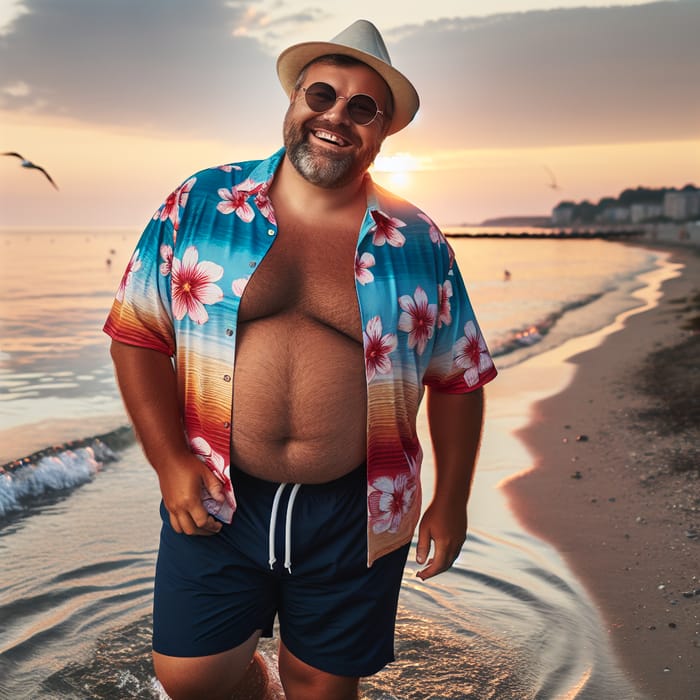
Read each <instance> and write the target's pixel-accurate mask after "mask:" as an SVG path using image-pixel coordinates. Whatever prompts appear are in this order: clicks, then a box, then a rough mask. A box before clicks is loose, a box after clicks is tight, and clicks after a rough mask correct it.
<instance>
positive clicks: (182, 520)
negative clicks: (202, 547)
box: [166, 503, 223, 536]
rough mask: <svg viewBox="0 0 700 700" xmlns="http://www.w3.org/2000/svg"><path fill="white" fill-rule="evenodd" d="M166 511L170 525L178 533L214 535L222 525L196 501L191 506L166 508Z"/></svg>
mask: <svg viewBox="0 0 700 700" xmlns="http://www.w3.org/2000/svg"><path fill="white" fill-rule="evenodd" d="M166 507H167V504H166ZM168 512H169V513H170V525H171V526H172V528H173V530H175V532H177V533H179V534H185V535H203V536H208V535H215V534H216V533H217V532H219V531H220V530H221V528H222V527H223V525H222V524H221V523H220V522H219V521H218V520H217V519H216V518H214V517H213V516H212V515H211V514H209V513H208V512H207V510H206V509H205V508H204V506H203V505H202V504H201V503H196V504H194V505H193V506H191V507H187V506H185V507H179V508H174V509H173V510H170V509H168Z"/></svg>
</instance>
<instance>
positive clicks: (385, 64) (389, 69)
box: [277, 19, 420, 134]
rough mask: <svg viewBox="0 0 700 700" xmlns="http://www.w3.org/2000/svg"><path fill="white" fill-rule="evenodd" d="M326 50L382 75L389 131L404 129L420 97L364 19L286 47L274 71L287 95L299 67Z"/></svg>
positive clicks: (297, 74)
mask: <svg viewBox="0 0 700 700" xmlns="http://www.w3.org/2000/svg"><path fill="white" fill-rule="evenodd" d="M328 54H342V55H344V56H352V57H353V58H356V59H357V60H359V61H362V62H363V63H366V64H367V65H368V66H369V67H370V68H373V69H374V70H375V71H377V73H379V75H381V76H382V78H384V80H385V82H386V83H387V85H388V86H389V89H390V90H391V94H392V95H393V98H394V117H393V119H392V120H391V126H390V128H389V131H388V133H389V134H395V133H396V132H397V131H400V130H401V129H403V128H404V127H405V126H406V125H407V124H408V123H409V122H410V121H411V120H412V119H413V117H414V116H415V114H416V112H417V111H418V105H419V104H420V101H419V99H418V93H417V92H416V89H415V88H414V87H413V85H412V84H411V82H410V81H409V80H408V78H406V77H405V76H404V75H403V74H402V73H400V72H399V71H397V70H396V68H394V67H393V66H392V65H391V59H390V58H389V52H388V51H387V49H386V45H385V44H384V40H383V39H382V35H381V34H380V33H379V31H378V29H377V28H376V27H375V26H374V25H373V24H372V23H371V22H368V21H367V20H365V19H358V20H357V21H356V22H353V24H351V25H350V26H349V27H348V28H347V29H344V30H343V31H342V32H340V34H338V35H337V36H335V37H333V38H332V39H331V40H330V41H308V42H304V43H302V44H295V45H294V46H290V47H289V48H288V49H285V50H284V51H283V52H282V53H281V54H280V56H279V58H278V59H277V75H278V76H279V79H280V82H281V83H282V87H283V88H284V91H285V92H286V93H287V95H289V96H291V94H292V91H293V90H294V83H295V82H296V79H297V78H298V77H299V73H301V71H302V69H303V68H304V67H305V66H306V65H307V64H309V63H310V62H311V61H313V60H314V59H316V58H320V57H321V56H327V55H328Z"/></svg>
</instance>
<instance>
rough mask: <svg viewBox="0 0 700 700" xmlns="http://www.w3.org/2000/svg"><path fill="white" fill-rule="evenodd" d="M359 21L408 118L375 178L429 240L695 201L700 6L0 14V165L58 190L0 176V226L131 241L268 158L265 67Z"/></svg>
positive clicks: (277, 123)
mask: <svg viewBox="0 0 700 700" xmlns="http://www.w3.org/2000/svg"><path fill="white" fill-rule="evenodd" d="M581 5H585V6H581ZM359 17H363V18H366V19H369V20H371V21H373V22H374V23H375V24H376V25H377V26H378V27H379V29H380V30H381V31H382V33H383V35H384V38H385V40H386V43H387V46H388V48H389V52H390V54H391V57H392V61H393V63H394V65H395V66H396V67H397V68H398V69H399V70H401V71H403V72H404V73H405V74H406V75H407V76H408V77H409V78H410V79H411V80H412V81H413V83H414V85H415V86H416V88H417V90H418V92H419V94H420V96H421V100H422V105H421V109H420V111H419V113H418V116H417V118H416V119H415V120H414V122H413V124H411V125H410V126H409V127H407V128H406V129H405V130H404V131H402V132H400V133H399V134H396V135H394V136H391V137H389V138H388V139H387V141H386V142H385V143H384V146H383V149H382V153H381V155H380V157H379V158H378V161H377V164H376V169H375V177H376V179H377V180H378V181H379V182H381V183H382V184H385V185H386V186H388V187H389V188H390V189H394V190H395V191H397V192H398V193H399V194H401V195H403V196H405V197H407V198H408V199H411V200H412V201H414V202H415V203H416V204H418V205H419V206H421V207H423V208H424V209H425V210H426V211H427V212H428V213H429V214H431V215H432V216H433V217H434V218H435V219H436V220H437V221H438V223H439V224H440V225H442V226H450V225H454V224H459V223H467V222H469V223H475V222H479V221H481V220H483V219H485V218H488V217H496V216H507V215H540V214H548V213H549V212H550V210H551V208H552V207H553V206H554V205H555V204H556V203H557V202H558V201H560V200H562V199H573V200H576V201H578V200H582V199H584V198H587V199H590V200H592V201H597V200H598V199H599V198H600V197H602V196H607V195H616V194H618V193H619V192H620V191H621V190H622V189H624V188H625V187H628V186H637V185H645V186H649V187H660V186H676V187H682V186H683V185H685V184H687V183H689V182H691V183H694V184H696V185H698V186H700V90H698V76H700V41H698V34H699V30H700V0H668V1H664V2H653V3H639V2H633V1H628V2H622V1H620V0H618V2H617V3H616V4H615V5H614V6H610V5H609V3H608V2H597V1H591V0H588V1H587V0H554V1H553V2H550V1H548V0H440V1H438V2H422V3H408V2H405V0H395V1H389V2H377V0H353V1H352V2H348V1H347V0H343V1H342V2H340V1H336V0H325V1H324V2H318V3H315V2H314V0H310V1H309V2H308V3H307V2H301V1H300V0H257V1H256V0H229V1H226V0H198V2H191V1H190V0H23V1H20V2H16V1H12V0H0V152H3V151H18V152H20V153H22V154H23V155H24V156H26V157H27V158H29V159H31V160H32V161H34V162H36V163H37V164H40V165H42V166H44V167H45V168H46V169H47V170H48V171H49V172H50V173H51V175H52V176H53V177H54V179H55V180H56V182H57V184H58V186H59V188H60V190H59V191H56V190H54V189H53V188H52V187H51V185H50V184H49V183H48V181H47V180H45V179H44V178H43V176H42V175H41V173H39V172H38V171H32V170H25V169H23V168H21V167H20V163H19V161H18V160H17V159H15V158H11V157H0V225H13V226H14V225H40V226H52V225H60V226H113V225H125V226H135V227H137V228H141V227H142V225H143V224H144V223H145V222H146V220H147V219H148V218H149V217H150V215H151V214H152V212H153V211H154V210H155V208H156V207H157V206H158V204H159V203H160V202H161V201H162V200H163V199H164V197H165V196H166V195H167V194H168V193H169V192H170V191H171V190H172V189H174V188H175V187H176V186H177V185H178V184H179V183H180V182H181V181H183V180H184V179H186V178H187V177H188V176H189V175H190V174H191V173H193V172H195V171H196V170H199V169H201V168H203V167H207V166H212V165H218V164H221V163H224V162H230V161H234V160H243V159H250V158H262V157H265V156H267V155H269V154H270V153H272V152H273V151H275V150H277V148H278V147H279V146H280V145H281V123H282V118H283V115H284V111H285V108H286V97H285V95H284V93H283V91H282V89H281V87H280V85H279V83H278V82H277V77H276V74H275V61H276V58H277V55H278V54H279V52H280V51H281V50H282V49H284V48H285V47H287V46H289V45H290V44H293V43H297V42H298V41H306V40H327V39H330V38H331V37H332V36H334V35H335V34H337V33H338V32H339V31H340V30H342V29H343V28H344V27H346V26H347V25H349V24H350V23H351V22H353V21H354V20H355V19H357V18H359ZM551 174H553V175H554V178H555V179H556V183H557V186H558V188H559V189H554V188H552V187H551V186H550V184H551V177H552V175H551Z"/></svg>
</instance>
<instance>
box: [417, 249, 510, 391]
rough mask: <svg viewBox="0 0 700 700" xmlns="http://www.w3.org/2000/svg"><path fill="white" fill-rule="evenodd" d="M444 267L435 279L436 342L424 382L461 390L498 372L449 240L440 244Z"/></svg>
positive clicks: (467, 389) (442, 266) (441, 265)
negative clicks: (436, 294) (436, 293)
mask: <svg viewBox="0 0 700 700" xmlns="http://www.w3.org/2000/svg"><path fill="white" fill-rule="evenodd" d="M439 249H440V254H441V255H442V260H441V261H440V264H439V265H438V266H437V267H438V269H439V270H442V271H444V272H443V273H442V274H440V280H439V282H438V311H437V314H438V317H437V321H436V331H435V343H434V345H433V353H432V356H431V359H430V363H429V365H428V368H427V370H426V372H425V375H424V377H423V383H424V384H425V385H426V386H428V387H430V388H432V389H436V390H437V391H443V392H446V393H451V394H462V393H467V392H470V391H474V390H475V389H478V388H479V387H482V386H483V385H484V384H486V383H487V382H490V381H491V380H492V379H493V378H494V377H495V376H496V374H497V372H496V368H495V366H494V363H493V358H492V357H491V354H490V353H489V349H488V347H487V345H486V340H485V339H484V336H483V334H482V332H481V329H480V327H479V323H478V321H477V319H476V314H475V313H474V309H473V307H472V304H471V301H470V300H469V295H468V293H467V290H466V287H465V285H464V281H463V279H462V275H461V273H460V270H459V267H458V265H457V263H456V262H455V260H454V254H453V252H452V249H451V247H450V245H449V243H447V242H445V243H444V244H443V245H441V246H439Z"/></svg>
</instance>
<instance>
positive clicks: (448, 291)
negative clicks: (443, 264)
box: [437, 280, 452, 328]
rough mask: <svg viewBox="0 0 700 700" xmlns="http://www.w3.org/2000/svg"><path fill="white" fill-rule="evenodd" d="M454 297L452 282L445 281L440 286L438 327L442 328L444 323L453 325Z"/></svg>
mask: <svg viewBox="0 0 700 700" xmlns="http://www.w3.org/2000/svg"><path fill="white" fill-rule="evenodd" d="M451 297H452V282H450V280H445V281H444V282H443V283H442V284H440V285H438V321H437V327H438V328H442V324H443V323H444V324H445V325H446V326H449V325H450V323H452V307H451V304H450V298H451Z"/></svg>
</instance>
